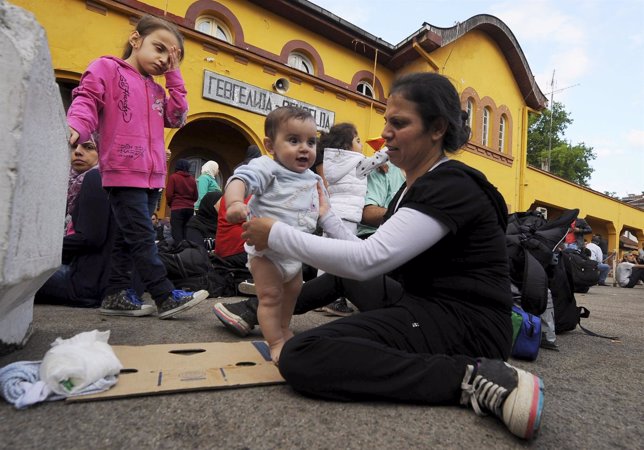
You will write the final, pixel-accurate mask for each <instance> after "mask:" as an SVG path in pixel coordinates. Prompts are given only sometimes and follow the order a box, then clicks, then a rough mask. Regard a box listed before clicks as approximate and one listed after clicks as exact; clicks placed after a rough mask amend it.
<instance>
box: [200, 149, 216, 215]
mask: <svg viewBox="0 0 644 450" xmlns="http://www.w3.org/2000/svg"><path fill="white" fill-rule="evenodd" d="M217 175H219V164H217V163H216V162H215V161H208V162H206V163H205V164H204V165H203V166H202V167H201V175H200V176H199V178H197V190H198V191H199V196H198V197H197V201H196V202H195V209H196V210H199V205H200V203H201V199H202V198H203V197H204V195H206V194H207V193H208V192H219V193H221V188H220V187H219V183H217Z"/></svg>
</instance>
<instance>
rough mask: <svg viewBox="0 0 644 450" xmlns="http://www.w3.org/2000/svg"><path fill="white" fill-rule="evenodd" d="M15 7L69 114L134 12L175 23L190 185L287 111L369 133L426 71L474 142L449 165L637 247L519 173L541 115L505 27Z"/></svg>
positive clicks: (266, 12) (283, 1)
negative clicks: (438, 80)
mask: <svg viewBox="0 0 644 450" xmlns="http://www.w3.org/2000/svg"><path fill="white" fill-rule="evenodd" d="M12 3H14V4H16V5H18V6H21V7H23V8H25V9H27V10H29V11H31V12H33V13H34V14H35V16H36V18H37V19H38V21H39V22H40V23H41V24H42V25H43V26H44V28H45V30H46V31H47V35H48V39H49V45H50V49H51V52H52V59H53V65H54V69H55V74H56V79H57V81H58V83H59V85H60V86H61V93H62V97H63V102H64V103H66V106H67V104H68V102H69V100H70V94H71V90H72V89H73V88H74V87H75V86H76V85H77V84H78V80H79V79H80V76H81V75H82V73H83V71H84V70H85V68H86V67H87V65H88V64H89V63H90V62H91V61H92V60H93V59H95V58H97V57H99V56H102V55H116V56H120V55H121V53H122V49H123V46H124V44H125V42H126V40H127V37H128V35H129V33H130V31H131V30H132V29H133V26H134V24H135V23H136V21H137V19H138V18H139V17H140V16H141V15H143V14H153V15H158V16H163V17H165V18H166V19H167V20H169V21H171V22H173V23H175V24H176V25H177V26H178V27H179V29H180V31H181V32H182V33H183V34H184V36H185V37H186V42H185V58H184V60H183V62H182V65H181V71H182V74H183V77H184V79H185V81H186V87H187V90H188V102H189V105H190V111H189V117H188V123H187V125H186V126H184V127H183V128H181V129H178V130H176V129H167V130H166V131H165V133H166V144H167V146H168V148H169V149H170V150H171V151H172V159H171V160H170V162H169V169H170V171H172V169H173V167H174V162H175V161H176V159H178V158H185V159H189V160H190V161H191V167H192V170H193V171H195V172H196V174H197V175H198V173H199V171H200V167H201V165H202V164H203V163H204V162H205V161H208V160H211V159H212V160H215V161H217V162H218V163H219V166H220V168H221V174H220V176H221V178H222V179H221V180H220V181H222V182H223V181H225V179H226V178H227V177H228V176H230V174H231V173H232V170H233V169H234V167H235V166H236V165H237V164H238V163H239V162H240V161H241V160H242V159H243V158H244V156H245V150H246V148H247V146H248V145H250V144H257V145H258V146H259V147H260V148H262V145H261V143H262V139H263V122H264V117H265V115H266V114H268V112H270V110H271V109H273V108H276V107H279V106H282V105H286V104H295V105H300V106H303V107H305V108H307V109H309V110H310V111H311V112H312V114H313V115H314V117H315V118H316V122H317V125H318V129H319V130H321V131H323V130H326V129H328V128H329V127H330V126H332V125H333V124H334V123H339V122H345V121H348V122H352V123H354V124H355V125H356V127H357V129H358V131H359V133H360V135H361V136H362V138H363V140H364V139H366V138H371V137H376V136H379V134H380V131H381V129H382V125H383V114H384V111H385V108H386V96H387V92H388V87H389V86H390V85H391V83H392V81H393V79H394V78H395V77H396V76H399V75H401V74H404V73H409V72H414V71H435V72H439V73H441V74H443V75H445V76H447V77H449V78H450V80H451V81H452V83H453V84H454V85H455V87H456V89H457V91H458V92H459V93H460V95H461V102H462V105H463V109H464V110H466V111H468V113H469V117H470V119H469V120H470V126H471V128H472V135H471V139H470V141H469V142H468V144H467V145H466V147H465V148H464V150H463V151H462V152H461V153H460V154H459V155H457V156H456V158H458V159H461V160H463V161H464V162H466V163H467V164H470V165H472V166H473V167H476V168H478V169H479V170H481V171H483V172H484V173H485V174H486V175H487V176H488V178H489V179H490V180H491V181H492V183H494V184H495V185H496V186H497V187H498V188H499V190H500V191H501V192H502V194H503V195H504V197H505V199H506V202H507V203H508V207H509V209H510V211H522V210H526V209H529V208H535V207H541V208H545V209H546V210H547V211H548V215H549V217H550V218H552V217H556V216H558V215H559V214H560V213H561V211H563V210H565V209H570V208H579V209H580V216H582V217H585V218H586V219H587V220H588V222H589V223H590V225H591V226H592V227H593V230H594V232H596V233H599V234H602V235H603V236H604V237H605V238H607V239H608V241H609V248H611V249H615V250H617V249H618V246H619V236H620V235H622V234H623V233H624V232H626V231H629V232H630V233H631V234H633V235H634V236H637V239H638V241H639V242H640V244H641V243H642V242H644V211H642V210H640V209H637V208H634V207H632V206H629V205H627V204H625V203H622V202H619V201H617V200H615V199H613V198H611V197H608V196H605V195H603V194H600V193H598V192H595V191H592V190H590V189H587V188H582V187H579V186H577V185H575V184H573V183H569V182H567V181H565V180H562V179H560V178H558V177H555V176H553V175H551V174H549V173H547V172H544V171H542V170H540V169H536V168H533V167H529V166H527V165H526V147H527V128H528V115H529V114H532V113H538V112H539V111H541V110H543V109H544V108H545V107H546V98H545V97H544V95H543V93H542V92H541V90H540V89H539V87H538V86H537V84H536V82H535V80H534V77H533V75H532V73H531V71H530V67H529V65H528V62H527V60H526V58H525V55H524V54H523V52H522V50H521V47H520V45H519V43H518V42H517V40H516V38H515V37H514V35H513V33H512V31H511V30H510V29H509V28H508V27H507V26H506V25H505V24H504V23H503V22H502V21H500V20H499V19H497V18H496V17H493V16H489V15H478V16H475V17H472V18H470V19H467V20H464V21H463V22H461V23H458V24H457V25H455V26H454V27H451V28H439V27H434V26H432V25H429V24H426V23H425V24H423V25H422V26H421V27H420V28H419V29H417V30H415V31H414V30H410V36H409V37H408V38H407V39H405V40H404V41H402V42H400V43H398V44H395V45H394V44H390V43H387V42H385V41H383V40H382V39H380V38H377V37H376V36H374V35H372V34H370V33H368V32H366V31H365V30H362V29H360V28H358V27H356V26H355V25H353V24H351V23H349V22H347V21H345V20H343V19H342V18H340V17H337V16H335V15H333V14H332V13H330V12H329V11H326V10H324V9H322V8H320V7H318V6H317V5H315V4H314V3H311V2H309V1H306V0H217V1H215V0H172V1H167V0H145V1H143V0H49V1H47V2H45V1H42V0H12ZM61 11H64V12H65V13H64V14H61V13H60V12H61ZM427 19H429V20H431V17H428V18H427ZM161 78H162V77H161ZM159 82H160V83H161V84H163V79H161V80H159ZM164 212H165V210H164V208H163V207H162V211H161V213H162V214H163V213H164Z"/></svg>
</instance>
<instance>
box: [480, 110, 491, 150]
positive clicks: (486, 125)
mask: <svg viewBox="0 0 644 450" xmlns="http://www.w3.org/2000/svg"><path fill="white" fill-rule="evenodd" d="M491 116H492V114H491V113H490V108H483V127H482V128H481V134H482V141H481V142H482V143H483V145H485V146H486V147H487V145H488V144H489V142H490V139H489V138H490V136H489V134H490V118H491Z"/></svg>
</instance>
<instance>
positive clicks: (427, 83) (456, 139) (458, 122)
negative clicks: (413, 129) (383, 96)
mask: <svg viewBox="0 0 644 450" xmlns="http://www.w3.org/2000/svg"><path fill="white" fill-rule="evenodd" d="M394 94H398V95H401V96H402V97H404V98H405V99H406V100H409V101H410V102H413V103H415V104H416V108H417V110H418V114H419V115H420V117H421V119H422V121H423V127H424V128H425V130H430V129H431V128H432V127H433V126H434V122H435V121H436V120H437V119H443V120H445V122H446V123H447V130H446V131H445V136H444V137H443V150H444V151H447V152H452V153H453V152H456V151H457V150H458V149H459V148H461V147H462V146H463V145H465V143H466V142H467V140H468V139H469V137H470V127H469V126H467V113H466V112H465V111H463V110H462V109H461V102H460V100H459V97H458V93H457V92H456V89H455V88H454V85H452V83H451V82H450V81H449V80H448V79H447V78H446V77H444V76H443V75H439V74H437V73H432V72H422V73H411V74H408V75H404V76H402V77H400V78H398V79H397V80H395V81H394V83H393V85H392V86H391V92H390V94H389V95H394Z"/></svg>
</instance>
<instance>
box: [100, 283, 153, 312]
mask: <svg viewBox="0 0 644 450" xmlns="http://www.w3.org/2000/svg"><path fill="white" fill-rule="evenodd" d="M98 312H99V313H100V314H104V315H106V316H130V317H141V316H149V315H150V314H152V313H153V312H154V306H152V305H146V304H145V303H143V300H141V298H140V297H139V296H138V295H136V292H135V291H134V289H125V290H122V291H119V292H115V293H114V294H110V295H106V296H105V297H103V301H102V303H101V307H100V309H99V310H98Z"/></svg>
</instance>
